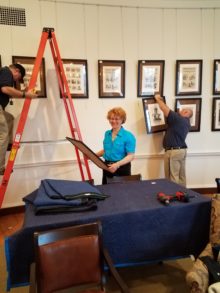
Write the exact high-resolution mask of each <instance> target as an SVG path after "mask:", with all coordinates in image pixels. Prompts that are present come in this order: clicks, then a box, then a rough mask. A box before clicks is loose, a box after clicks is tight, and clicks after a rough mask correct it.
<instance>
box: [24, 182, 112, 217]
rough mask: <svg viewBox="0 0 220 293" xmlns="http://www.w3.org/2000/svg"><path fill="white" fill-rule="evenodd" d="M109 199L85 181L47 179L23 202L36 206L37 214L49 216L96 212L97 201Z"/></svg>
mask: <svg viewBox="0 0 220 293" xmlns="http://www.w3.org/2000/svg"><path fill="white" fill-rule="evenodd" d="M107 197H108V195H104V194H102V193H101V192H100V191H99V190H98V189H97V188H96V187H95V186H93V185H91V184H89V183H88V182H85V181H69V180H54V179H45V180H42V181H41V184H40V187H39V188H38V189H37V190H36V191H34V192H33V193H32V194H30V195H28V196H26V197H25V198H23V200H24V202H28V203H31V204H32V205H33V206H34V208H35V214H47V213H60V212H82V211H88V210H95V209H97V201H98V200H103V199H105V198H107Z"/></svg>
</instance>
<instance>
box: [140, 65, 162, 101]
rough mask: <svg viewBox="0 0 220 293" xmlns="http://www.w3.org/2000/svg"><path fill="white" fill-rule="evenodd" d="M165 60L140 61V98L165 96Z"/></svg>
mask: <svg viewBox="0 0 220 293" xmlns="http://www.w3.org/2000/svg"><path fill="white" fill-rule="evenodd" d="M164 67H165V61H164V60H138V87H137V88H138V91H137V96H138V97H149V96H152V95H154V94H160V96H163V86H164Z"/></svg>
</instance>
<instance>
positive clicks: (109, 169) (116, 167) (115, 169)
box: [108, 162, 120, 173]
mask: <svg viewBox="0 0 220 293" xmlns="http://www.w3.org/2000/svg"><path fill="white" fill-rule="evenodd" d="M119 167H120V166H119V164H118V162H117V163H114V164H111V165H109V167H108V171H109V172H111V173H115V171H117V170H118V168H119Z"/></svg>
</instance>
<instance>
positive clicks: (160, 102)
mask: <svg viewBox="0 0 220 293" xmlns="http://www.w3.org/2000/svg"><path fill="white" fill-rule="evenodd" d="M154 98H155V100H156V102H157V103H158V105H159V107H160V109H161V111H162V112H163V113H164V116H165V117H167V116H168V115H169V113H170V108H169V107H168V106H167V105H166V104H165V103H164V101H163V99H162V98H161V96H160V95H158V94H156V95H155V96H154Z"/></svg>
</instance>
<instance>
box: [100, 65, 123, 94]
mask: <svg viewBox="0 0 220 293" xmlns="http://www.w3.org/2000/svg"><path fill="white" fill-rule="evenodd" d="M98 82H99V98H124V97H125V61H123V60H98Z"/></svg>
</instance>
